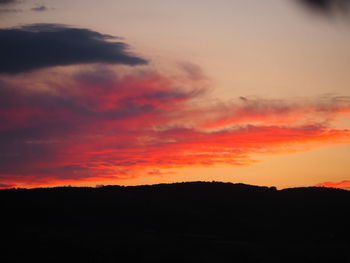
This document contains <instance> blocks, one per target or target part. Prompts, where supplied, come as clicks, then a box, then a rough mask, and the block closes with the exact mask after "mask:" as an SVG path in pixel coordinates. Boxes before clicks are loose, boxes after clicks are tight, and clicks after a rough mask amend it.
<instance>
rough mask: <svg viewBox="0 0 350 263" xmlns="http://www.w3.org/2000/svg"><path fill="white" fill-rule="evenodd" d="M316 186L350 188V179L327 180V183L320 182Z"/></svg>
mask: <svg viewBox="0 0 350 263" xmlns="http://www.w3.org/2000/svg"><path fill="white" fill-rule="evenodd" d="M316 186H319V187H330V188H342V189H346V190H350V181H342V182H325V183H321V184H318V185H316Z"/></svg>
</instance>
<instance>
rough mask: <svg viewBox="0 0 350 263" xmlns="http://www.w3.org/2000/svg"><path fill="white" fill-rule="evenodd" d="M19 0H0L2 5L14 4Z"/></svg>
mask: <svg viewBox="0 0 350 263" xmlns="http://www.w3.org/2000/svg"><path fill="white" fill-rule="evenodd" d="M16 2H17V0H0V5H7V4H14V3H16Z"/></svg>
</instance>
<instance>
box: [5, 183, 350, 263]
mask: <svg viewBox="0 0 350 263" xmlns="http://www.w3.org/2000/svg"><path fill="white" fill-rule="evenodd" d="M0 202H1V229H2V230H1V239H2V243H3V244H2V245H1V252H0V262H31V261H33V262H158V261H161V262H350V191H346V190H339V189H329V188H316V187H311V188H293V189H284V190H276V188H274V187H258V186H251V185H244V184H230V183H218V182H212V183H205V182H193V183H176V184H164V185H153V186H137V187H122V186H104V187H99V188H76V187H56V188H40V189H28V190H27V189H10V190H1V191H0Z"/></svg>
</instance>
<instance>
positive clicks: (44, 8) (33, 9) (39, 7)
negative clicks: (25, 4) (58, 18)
mask: <svg viewBox="0 0 350 263" xmlns="http://www.w3.org/2000/svg"><path fill="white" fill-rule="evenodd" d="M30 10H32V11H36V12H43V11H47V10H48V8H47V7H46V6H44V5H40V6H36V7H33V8H31V9H30Z"/></svg>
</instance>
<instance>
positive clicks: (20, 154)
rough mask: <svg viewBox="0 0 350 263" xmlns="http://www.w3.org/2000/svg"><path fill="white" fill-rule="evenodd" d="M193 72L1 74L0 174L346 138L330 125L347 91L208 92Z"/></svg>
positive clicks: (88, 178)
mask: <svg viewBox="0 0 350 263" xmlns="http://www.w3.org/2000/svg"><path fill="white" fill-rule="evenodd" d="M185 68H186V67H185ZM189 73H191V74H189ZM200 76H201V74H199V71H198V70H197V69H195V68H191V67H190V68H189V69H188V67H187V70H185V71H184V72H183V75H181V76H171V75H167V74H164V73H160V72H155V71H151V70H136V69H132V68H129V69H128V70H127V71H125V72H123V71H121V70H120V71H116V70H113V69H111V68H110V67H107V66H103V67H102V66H98V67H94V68H89V69H86V68H85V69H81V70H78V71H77V70H75V71H74V72H73V73H72V72H69V73H67V72H65V71H63V70H61V71H58V70H54V71H52V70H51V71H50V70H46V71H45V70H43V71H40V72H34V73H31V74H29V75H26V76H25V77H23V78H21V77H17V76H7V77H6V78H3V79H2V81H0V149H1V150H0V180H1V181H2V182H4V183H6V184H13V185H19V184H21V185H22V186H39V185H52V184H74V183H77V182H94V184H95V183H96V182H101V183H103V182H106V181H109V182H110V181H111V180H122V179H130V178H134V177H136V176H157V174H167V171H168V170H169V169H170V170H172V169H176V168H180V167H188V166H211V165H216V164H231V165H250V164H251V163H254V161H255V160H254V158H253V156H255V155H256V154H271V153H288V152H294V151H303V150H305V149H312V148H314V147H320V146H322V145H327V144H337V143H340V144H344V143H349V142H350V132H349V130H346V129H339V128H334V127H332V123H333V122H334V121H335V120H336V119H337V117H342V116H348V114H349V112H350V98H349V97H340V96H323V97H320V98H314V99H300V98H299V99H295V100H266V99H261V98H249V97H241V98H238V99H234V100H232V101H229V102H217V101H215V102H214V101H211V100H210V97H209V95H208V94H207V92H208V91H207V89H206V88H204V87H206V80H205V78H204V77H203V78H200ZM155 171H157V172H155Z"/></svg>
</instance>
